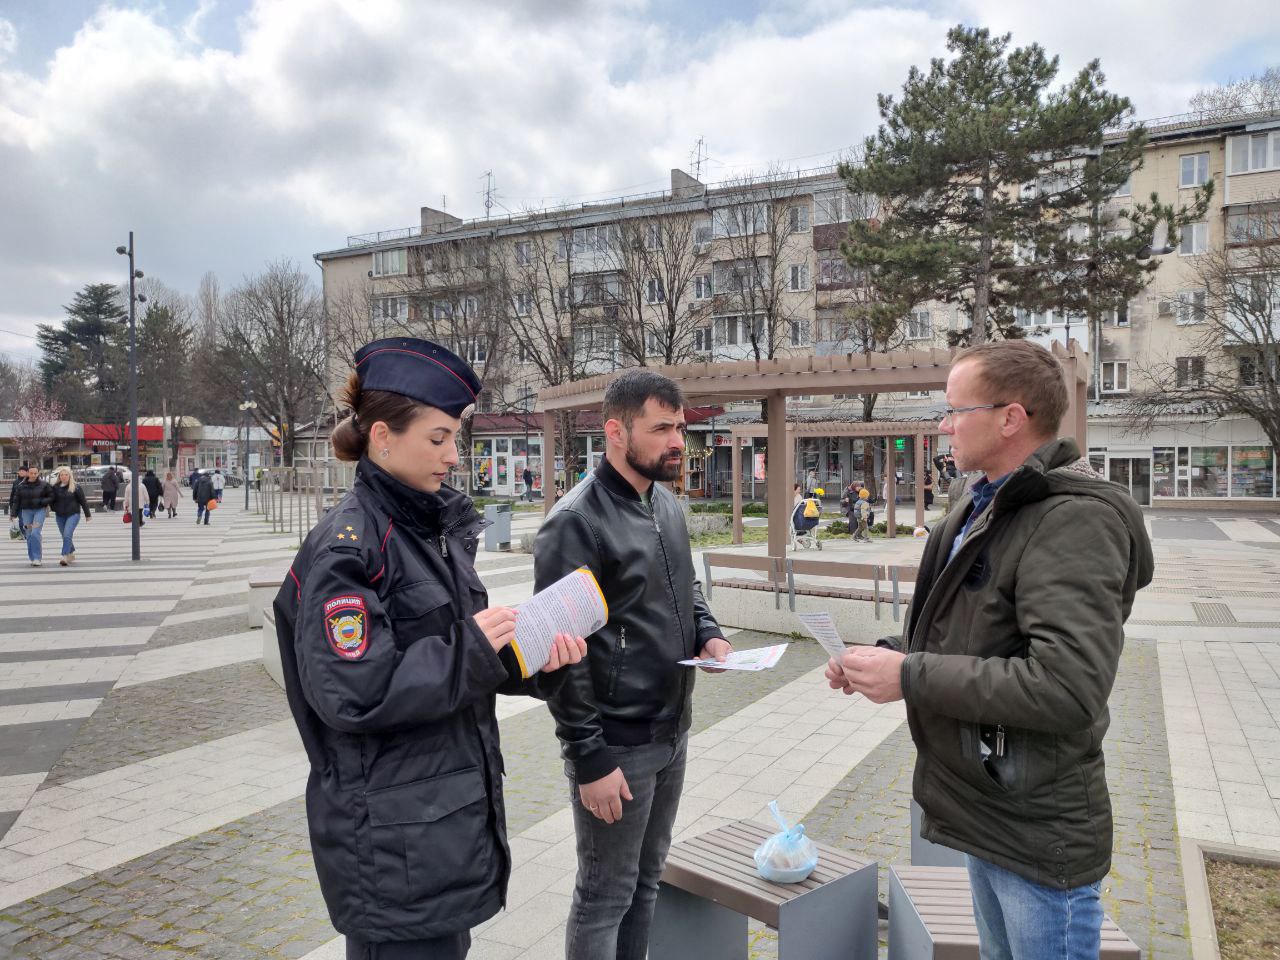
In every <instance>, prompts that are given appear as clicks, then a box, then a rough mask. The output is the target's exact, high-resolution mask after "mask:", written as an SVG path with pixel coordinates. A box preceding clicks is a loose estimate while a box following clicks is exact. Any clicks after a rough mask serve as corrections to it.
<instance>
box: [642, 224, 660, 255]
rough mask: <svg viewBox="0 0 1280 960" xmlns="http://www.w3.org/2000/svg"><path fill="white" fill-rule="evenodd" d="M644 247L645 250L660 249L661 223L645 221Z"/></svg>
mask: <svg viewBox="0 0 1280 960" xmlns="http://www.w3.org/2000/svg"><path fill="white" fill-rule="evenodd" d="M644 248H645V249H646V250H661V249H662V224H660V223H646V224H645V225H644Z"/></svg>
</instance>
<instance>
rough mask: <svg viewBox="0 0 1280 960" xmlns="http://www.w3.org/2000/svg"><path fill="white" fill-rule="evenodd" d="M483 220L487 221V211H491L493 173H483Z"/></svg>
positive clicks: (489, 171)
mask: <svg viewBox="0 0 1280 960" xmlns="http://www.w3.org/2000/svg"><path fill="white" fill-rule="evenodd" d="M484 181H485V182H484V218H485V219H486V220H488V219H489V211H491V210H492V209H493V171H492V170H486V171H485V172H484Z"/></svg>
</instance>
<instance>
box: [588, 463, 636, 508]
mask: <svg viewBox="0 0 1280 960" xmlns="http://www.w3.org/2000/svg"><path fill="white" fill-rule="evenodd" d="M595 475H596V479H597V480H599V481H600V482H601V483H603V484H604V485H605V488H606V489H607V490H608V491H609V492H610V493H612V494H615V495H616V496H619V497H621V498H622V499H623V500H634V501H635V502H636V503H639V502H640V494H639V493H637V492H636V488H635V487H633V486H632V485H631V481H630V480H628V479H627V478H626V477H624V476H623V475H622V474H620V473H619V472H618V471H617V470H615V469H614V467H613V464H611V463H610V462H609V458H608V457H602V458H601V459H600V465H599V466H598V467H596V469H595Z"/></svg>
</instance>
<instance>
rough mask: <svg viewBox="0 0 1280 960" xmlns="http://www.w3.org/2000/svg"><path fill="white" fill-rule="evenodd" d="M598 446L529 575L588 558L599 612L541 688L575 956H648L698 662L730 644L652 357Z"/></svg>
mask: <svg viewBox="0 0 1280 960" xmlns="http://www.w3.org/2000/svg"><path fill="white" fill-rule="evenodd" d="M603 412H604V418H605V425H604V432H605V438H606V441H607V449H606V451H605V458H604V460H603V461H602V462H601V463H600V465H599V466H598V467H597V468H596V469H595V470H593V471H592V472H591V473H590V474H588V475H587V476H586V477H585V478H584V479H583V480H582V482H580V483H579V484H578V485H577V486H576V487H574V488H573V489H572V490H570V491H569V492H568V493H567V494H565V495H564V497H563V498H562V499H561V500H560V502H559V503H558V504H556V507H555V509H554V510H552V511H551V514H550V515H549V516H548V517H547V519H546V522H544V523H543V525H542V529H541V530H540V531H539V533H538V537H537V539H536V540H535V542H534V547H533V557H534V578H535V585H536V587H537V589H539V590H542V589H543V588H545V587H547V586H549V585H550V584H552V583H554V582H555V581H556V580H558V579H560V578H561V577H563V576H564V575H565V574H567V573H569V572H570V571H572V570H575V569H577V568H578V567H584V566H585V567H589V568H590V569H591V572H592V573H594V574H595V576H596V579H597V580H598V581H599V582H600V587H601V590H603V592H604V596H605V600H606V601H607V602H608V605H609V622H608V623H607V624H605V626H604V627H603V628H602V629H601V630H600V631H599V632H598V633H595V634H593V635H592V636H590V637H588V638H587V645H588V655H587V656H586V657H584V658H583V659H582V661H581V662H580V663H578V664H575V665H573V666H571V667H569V668H567V669H568V671H569V677H568V679H567V680H566V681H565V683H564V685H563V686H562V687H561V690H560V693H559V694H557V695H556V696H555V697H554V698H553V699H552V700H550V701H549V702H548V706H549V707H550V708H551V713H552V715H553V716H554V717H555V720H556V735H557V736H558V737H559V738H560V743H561V752H562V754H563V756H564V761H565V775H566V776H567V777H568V778H569V784H570V793H571V795H572V797H573V810H574V828H575V831H576V834H577V847H578V874H577V882H576V884H575V886H574V891H573V908H572V910H571V912H570V915H569V921H568V924H567V926H566V929H565V955H566V957H568V958H570V960H576V958H582V960H602V958H615V957H616V958H619V960H622V958H628V960H631V958H634V960H643V958H644V956H645V954H646V951H647V949H648V943H649V926H650V922H651V920H652V918H653V908H654V902H655V900H656V898H657V894H658V881H659V879H660V878H661V876H662V868H663V865H664V864H665V862H666V858H667V850H668V848H669V847H670V846H671V828H672V824H673V823H674V822H675V818H676V809H677V807H678V806H679V803H680V791H681V787H682V786H683V785H684V770H685V754H686V747H687V744H688V735H689V724H690V721H691V719H692V702H693V700H692V696H693V681H694V675H693V671H691V670H690V669H689V668H688V667H682V666H679V665H678V662H677V661H680V660H686V659H689V658H691V657H695V656H697V657H702V658H707V659H711V658H714V659H718V660H724V658H725V657H726V656H728V654H729V653H730V652H731V649H732V648H731V647H730V645H729V642H728V641H727V640H725V639H724V637H723V636H722V635H721V630H720V626H719V624H717V623H716V621H715V618H714V617H713V616H712V615H711V610H710V608H709V607H708V606H707V602H706V600H704V599H703V596H702V589H701V586H700V585H699V583H698V581H697V579H696V578H695V577H694V571H693V557H692V555H691V553H690V550H689V531H688V528H687V527H686V525H685V520H684V513H683V511H682V510H681V509H680V504H679V503H678V502H677V500H676V498H675V496H674V494H672V493H671V491H670V490H668V489H667V488H666V487H665V486H663V485H662V483H663V482H669V481H672V480H675V479H677V478H678V477H679V475H680V458H681V457H682V456H683V451H684V437H685V429H686V427H685V418H684V398H683V397H682V396H681V394H680V388H679V387H677V386H676V384H675V383H674V382H673V381H672V380H670V379H668V378H667V377H664V376H662V375H661V374H658V373H654V372H653V371H650V370H645V369H638V370H629V371H627V372H625V373H623V374H621V375H620V376H619V377H618V378H617V379H615V380H614V381H613V382H612V383H611V384H610V385H609V387H608V389H607V390H606V391H605V395H604V408H603Z"/></svg>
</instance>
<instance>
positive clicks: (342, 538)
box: [338, 533, 347, 540]
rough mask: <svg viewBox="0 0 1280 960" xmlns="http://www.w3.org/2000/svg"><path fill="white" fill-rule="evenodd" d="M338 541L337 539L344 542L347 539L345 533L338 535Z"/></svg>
mask: <svg viewBox="0 0 1280 960" xmlns="http://www.w3.org/2000/svg"><path fill="white" fill-rule="evenodd" d="M338 539H339V540H345V539H347V535H346V534H345V533H340V534H338Z"/></svg>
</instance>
